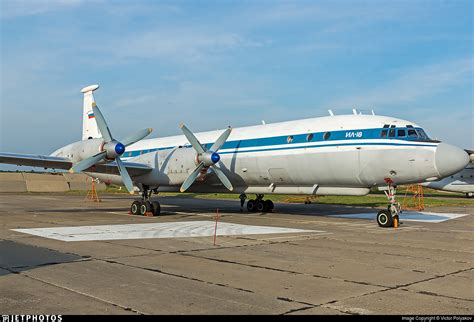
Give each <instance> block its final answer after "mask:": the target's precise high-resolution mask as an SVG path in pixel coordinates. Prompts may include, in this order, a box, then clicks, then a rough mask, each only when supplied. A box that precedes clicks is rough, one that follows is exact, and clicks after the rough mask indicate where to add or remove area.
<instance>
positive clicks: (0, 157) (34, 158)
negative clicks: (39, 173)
mask: <svg viewBox="0 0 474 322" xmlns="http://www.w3.org/2000/svg"><path fill="white" fill-rule="evenodd" d="M0 163H7V164H14V165H26V166H30V167H40V168H45V169H46V168H51V169H63V170H69V169H70V168H71V167H72V162H71V160H69V159H67V158H62V157H53V156H45V155H35V154H17V153H0ZM122 163H123V165H124V166H125V168H127V170H128V171H129V172H130V175H132V176H140V175H143V174H145V173H148V172H150V171H151V170H152V168H151V167H149V166H147V165H145V164H142V163H135V162H125V161H122ZM84 172H98V173H108V174H120V172H119V170H118V166H117V163H116V162H110V163H98V164H96V165H93V166H92V167H90V168H88V169H85V170H84Z"/></svg>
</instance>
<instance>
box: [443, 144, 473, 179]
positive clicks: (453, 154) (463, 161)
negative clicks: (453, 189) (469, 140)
mask: <svg viewBox="0 0 474 322" xmlns="http://www.w3.org/2000/svg"><path fill="white" fill-rule="evenodd" d="M469 161H470V159H469V155H468V154H467V153H466V151H464V150H463V149H460V148H458V147H456V146H454V145H450V144H446V143H440V144H439V145H438V147H437V148H436V153H435V163H436V168H437V169H438V172H439V175H440V177H441V178H444V177H447V176H450V175H452V174H454V173H456V172H459V171H461V170H462V169H464V168H465V167H466V165H467V164H468V163H469Z"/></svg>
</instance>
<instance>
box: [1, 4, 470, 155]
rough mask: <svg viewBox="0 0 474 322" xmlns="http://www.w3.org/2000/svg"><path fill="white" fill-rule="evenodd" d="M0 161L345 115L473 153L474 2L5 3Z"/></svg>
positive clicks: (2, 21) (3, 13) (2, 43)
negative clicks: (75, 146) (107, 138)
mask: <svg viewBox="0 0 474 322" xmlns="http://www.w3.org/2000/svg"><path fill="white" fill-rule="evenodd" d="M0 6H1V7H0V9H1V10H0V15H1V16H0V19H1V89H0V90H1V93H0V94H1V110H0V112H1V114H0V119H1V131H0V151H4V152H18V153H41V154H49V153H51V152H52V151H53V150H55V149H57V148H59V147H61V146H63V145H66V144H68V143H71V142H73V141H76V140H80V138H81V129H82V125H81V122H82V94H81V93H80V92H79V91H80V89H81V88H82V87H84V86H86V85H90V84H95V83H98V84H100V85H101V88H100V89H99V90H98V91H97V92H96V100H97V103H98V105H99V107H100V108H101V110H102V112H103V114H104V115H105V117H106V119H107V121H108V123H109V126H110V128H111V130H112V133H113V134H114V135H115V136H116V137H118V138H120V137H124V136H126V135H127V134H129V133H133V132H135V131H136V130H138V129H142V128H145V127H153V128H154V132H153V133H152V135H151V137H159V136H167V135H174V134H179V133H180V131H179V124H180V122H184V123H185V124H186V125H187V126H188V127H189V128H191V129H192V130H193V131H196V132H197V131H203V130H211V129H218V128H224V127H226V126H228V125H232V126H234V127H235V126H245V125H253V124H257V123H260V122H261V120H262V119H264V120H265V121H266V122H267V123H269V122H276V121H284V120H294V119H298V118H307V117H316V116H324V115H327V114H328V113H327V109H332V110H333V111H334V112H335V113H336V114H347V113H351V110H352V108H354V107H355V108H358V109H361V110H367V111H369V110H370V109H374V110H375V112H376V114H382V115H391V116H394V117H399V118H404V119H409V120H412V121H414V122H416V123H418V124H421V125H422V126H423V127H424V128H425V129H426V131H427V132H428V133H429V134H430V135H431V136H432V137H434V138H438V139H441V140H443V141H446V142H449V143H452V144H455V145H458V146H460V147H462V148H471V149H473V148H474V133H473V126H474V116H473V114H474V112H473V108H474V107H473V106H474V105H473V100H474V98H473V95H474V94H473V65H474V60H473V59H474V58H473V9H474V8H473V2H472V1H460V0H458V1H387V2H383V1H375V0H374V1H328V2H325V1H294V2H290V1H289V2H286V1H285V2H280V1H167V2H163V1H131V0H129V1H119V0H116V1H100V0H95V1H94V0H69V1H66V0H51V1H43V0H30V1H20V0H2V1H0Z"/></svg>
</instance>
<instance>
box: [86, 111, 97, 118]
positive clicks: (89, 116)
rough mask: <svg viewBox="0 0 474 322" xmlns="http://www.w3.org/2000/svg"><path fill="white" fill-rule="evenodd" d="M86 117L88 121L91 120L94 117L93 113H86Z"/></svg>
mask: <svg viewBox="0 0 474 322" xmlns="http://www.w3.org/2000/svg"><path fill="white" fill-rule="evenodd" d="M87 117H88V118H89V119H93V118H94V117H95V116H94V113H92V112H90V113H87Z"/></svg>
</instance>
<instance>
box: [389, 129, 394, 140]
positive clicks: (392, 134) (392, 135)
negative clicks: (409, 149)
mask: <svg viewBox="0 0 474 322" xmlns="http://www.w3.org/2000/svg"><path fill="white" fill-rule="evenodd" d="M388 137H390V138H393V137H395V129H390V131H389V132H388Z"/></svg>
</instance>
